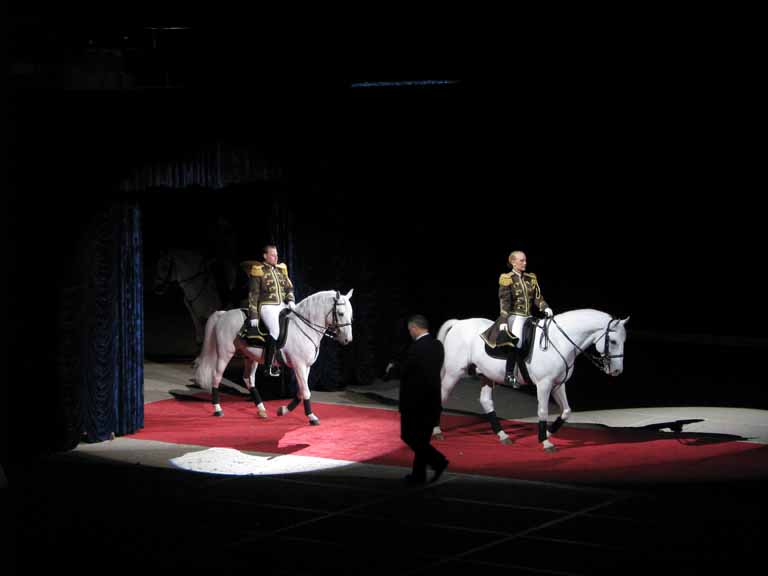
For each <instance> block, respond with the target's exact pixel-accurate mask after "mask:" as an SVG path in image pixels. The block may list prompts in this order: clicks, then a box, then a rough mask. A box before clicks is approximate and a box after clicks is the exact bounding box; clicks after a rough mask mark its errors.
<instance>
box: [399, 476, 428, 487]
mask: <svg viewBox="0 0 768 576" xmlns="http://www.w3.org/2000/svg"><path fill="white" fill-rule="evenodd" d="M403 481H404V482H405V483H406V484H409V485H411V486H417V485H421V484H426V483H427V479H426V478H422V477H421V476H414V475H413V474H407V475H406V476H403Z"/></svg>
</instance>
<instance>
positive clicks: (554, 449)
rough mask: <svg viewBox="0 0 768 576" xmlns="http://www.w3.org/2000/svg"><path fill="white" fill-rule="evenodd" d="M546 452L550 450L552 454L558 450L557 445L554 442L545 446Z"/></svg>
mask: <svg viewBox="0 0 768 576" xmlns="http://www.w3.org/2000/svg"><path fill="white" fill-rule="evenodd" d="M544 452H549V453H550V454H551V453H552V452H557V446H555V445H554V444H552V445H551V446H544Z"/></svg>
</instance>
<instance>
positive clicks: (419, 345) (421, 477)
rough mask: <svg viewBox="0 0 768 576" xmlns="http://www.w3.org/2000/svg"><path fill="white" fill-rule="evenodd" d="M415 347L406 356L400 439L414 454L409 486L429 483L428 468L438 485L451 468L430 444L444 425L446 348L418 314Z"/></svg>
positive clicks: (411, 327) (412, 328)
mask: <svg viewBox="0 0 768 576" xmlns="http://www.w3.org/2000/svg"><path fill="white" fill-rule="evenodd" d="M408 332H409V333H410V335H411V338H413V343H412V344H411V346H410V348H408V352H407V353H406V357H405V362H404V363H403V367H402V376H401V378H400V437H401V438H402V439H403V442H405V443H406V444H408V446H410V448H411V449H412V450H413V452H414V458H413V471H412V472H411V474H409V475H407V476H406V477H405V480H406V482H408V483H409V484H423V483H425V482H426V481H427V466H429V467H430V468H432V469H433V470H434V471H435V475H434V476H433V477H432V482H435V481H437V479H438V478H440V475H441V474H442V473H443V472H444V471H445V469H446V468H447V467H448V460H447V459H446V457H445V456H444V455H443V454H442V453H441V452H440V451H439V450H437V449H436V448H435V447H434V446H432V444H430V441H431V439H432V429H433V428H434V427H435V426H437V424H438V423H439V421H440V412H441V410H442V402H441V398H440V370H441V368H442V366H443V354H444V353H443V345H442V344H441V343H440V341H439V340H436V339H435V338H434V337H433V336H432V335H431V334H430V333H429V323H428V322H427V319H426V318H425V317H424V316H422V315H420V314H416V315H414V316H411V317H410V318H409V319H408Z"/></svg>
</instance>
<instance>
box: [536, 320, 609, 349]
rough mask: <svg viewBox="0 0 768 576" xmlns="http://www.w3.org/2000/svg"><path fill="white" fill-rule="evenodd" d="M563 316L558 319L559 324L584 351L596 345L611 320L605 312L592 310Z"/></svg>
mask: <svg viewBox="0 0 768 576" xmlns="http://www.w3.org/2000/svg"><path fill="white" fill-rule="evenodd" d="M561 316H562V317H561V318H557V322H558V324H560V326H561V328H562V329H563V331H564V332H565V333H566V334H568V337H569V338H570V339H571V340H573V342H574V343H575V344H576V345H577V346H578V347H579V348H581V349H582V350H584V349H585V348H587V347H589V346H591V345H592V344H594V343H595V341H596V340H597V339H598V338H599V337H600V335H601V334H602V333H603V330H604V329H605V327H606V326H607V325H608V322H609V321H610V319H611V317H610V316H609V315H608V314H606V313H605V312H600V311H599V310H592V309H584V310H572V311H571V312H566V313H564V314H562V315H561ZM550 334H551V329H550ZM576 353H577V354H578V350H577V351H576Z"/></svg>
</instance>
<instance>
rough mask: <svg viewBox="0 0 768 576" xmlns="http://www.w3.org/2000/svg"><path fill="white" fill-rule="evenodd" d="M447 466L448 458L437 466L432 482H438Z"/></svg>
mask: <svg viewBox="0 0 768 576" xmlns="http://www.w3.org/2000/svg"><path fill="white" fill-rule="evenodd" d="M446 468H448V460H445V461H444V462H443V463H442V464H440V465H439V466H438V467H437V468H435V475H434V476H432V480H430V483H434V482H437V481H438V480H439V479H440V476H442V475H443V472H445V469H446Z"/></svg>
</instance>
